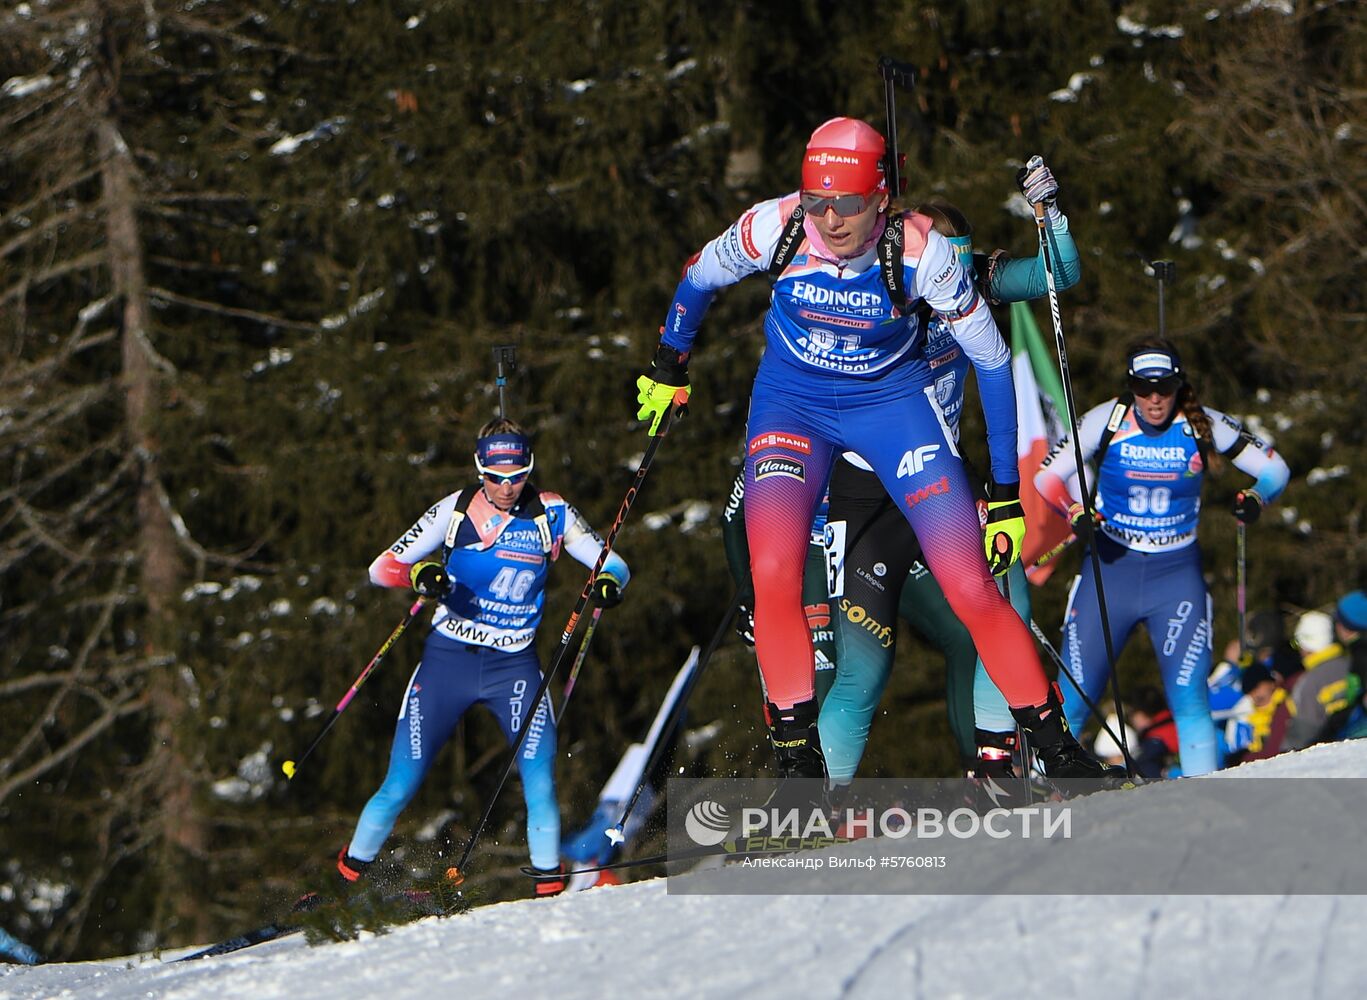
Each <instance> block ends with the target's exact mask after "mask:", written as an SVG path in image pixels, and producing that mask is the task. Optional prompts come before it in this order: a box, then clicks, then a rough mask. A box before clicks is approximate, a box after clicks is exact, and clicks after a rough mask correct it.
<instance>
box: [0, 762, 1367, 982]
mask: <svg viewBox="0 0 1367 1000" xmlns="http://www.w3.org/2000/svg"><path fill="white" fill-rule="evenodd" d="M1365 773H1367V741H1362V742H1356V743H1345V744H1333V745H1329V746H1320V747H1315V748H1312V749H1310V750H1306V751H1303V752H1301V753H1297V754H1288V755H1285V756H1282V757H1279V758H1276V759H1274V760H1269V761H1260V762H1258V763H1255V764H1249V765H1246V766H1244V767H1241V768H1238V769H1236V770H1233V771H1228V772H1224V773H1223V774H1221V775H1216V776H1212V777H1209V778H1200V779H1192V781H1188V782H1171V783H1166V784H1161V785H1154V786H1149V787H1147V788H1144V789H1141V790H1139V791H1137V792H1122V793H1108V794H1103V795H1096V796H1092V797H1090V798H1087V799H1084V800H1079V801H1078V802H1077V803H1076V805H1077V806H1078V807H1079V808H1080V809H1085V810H1086V811H1087V812H1088V813H1090V814H1093V815H1094V816H1096V817H1097V818H1099V819H1103V820H1104V819H1106V818H1107V816H1108V813H1113V814H1114V815H1116V816H1121V815H1123V814H1124V813H1125V812H1127V811H1130V810H1133V809H1134V808H1135V807H1136V805H1137V804H1138V803H1140V802H1142V801H1144V800H1145V799H1149V800H1150V801H1151V802H1152V803H1153V805H1154V807H1155V808H1162V807H1164V806H1165V805H1168V803H1165V802H1164V801H1162V800H1163V799H1165V798H1169V797H1173V796H1176V795H1177V794H1178V793H1179V792H1180V791H1181V789H1182V788H1183V787H1184V786H1185V787H1186V788H1187V789H1188V790H1189V789H1190V788H1191V786H1192V785H1193V784H1194V783H1195V782H1206V781H1223V780H1229V779H1233V778H1297V777H1315V778H1343V777H1360V776H1362V775H1364V774H1365ZM1169 811H1170V812H1175V814H1176V816H1177V818H1175V819H1174V821H1173V823H1172V825H1171V827H1170V828H1169V829H1168V831H1167V832H1168V835H1169V836H1170V838H1171V843H1172V844H1173V845H1175V846H1180V845H1181V844H1182V843H1183V842H1184V840H1189V839H1191V838H1195V837H1198V836H1202V835H1209V826H1208V824H1207V822H1206V818H1203V817H1200V816H1196V815H1193V816H1192V817H1191V819H1190V820H1189V821H1185V822H1184V821H1183V820H1182V819H1181V816H1182V815H1183V813H1182V812H1181V811H1180V810H1178V811H1173V810H1171V809H1169ZM1296 823H1297V820H1296V818H1295V817H1290V818H1288V819H1287V820H1286V829H1287V830H1288V831H1289V832H1292V835H1294V830H1295V829H1296ZM1105 826H1106V824H1105V823H1104V822H1103V823H1101V824H1099V827H1100V828H1101V829H1103V830H1104V829H1105ZM861 843H864V844H873V843H874V842H868V841H865V842H861ZM849 846H854V845H849ZM1306 846H1307V847H1309V848H1310V849H1312V850H1313V847H1312V845H1306ZM1249 861H1250V863H1254V864H1256V863H1257V862H1256V860H1254V859H1249ZM723 874H724V870H723V871H722V872H718V871H712V872H708V873H700V874H699V875H697V876H689V878H716V877H719V876H721V875H723ZM1365 936H1367V897H1362V896H1352V895H1319V896H1296V895H1279V896H1192V895H1185V896H1182V895H1178V896H1114V895H1108V894H1107V886H1106V885H1105V884H1103V882H1102V881H1101V880H1098V884H1097V885H1096V894H1095V895H1074V896H1028V895H964V896H912V895H904V896H840V895H802V896H715V895H713V896H708V895H692V896H690V895H677V894H676V895H670V894H668V893H667V892H666V884H665V881H664V880H662V879H656V880H650V881H644V882H638V883H635V884H631V885H625V886H620V887H614V888H601V889H595V890H591V891H589V892H584V893H579V894H577V895H569V896H562V897H559V898H557V899H552V900H548V901H531V900H528V901H525V902H516V903H502V904H499V905H495V906H488V907H484V908H481V909H479V910H475V911H473V912H471V913H468V914H466V915H464V916H459V917H452V918H449V919H445V920H442V919H436V918H429V919H426V920H422V921H419V922H417V923H414V924H410V925H408V926H405V927H400V928H396V929H394V930H393V931H391V932H390V933H388V934H386V935H383V936H379V937H373V936H367V937H364V938H362V939H361V940H358V941H352V942H346V943H342V944H330V945H323V946H318V947H309V946H308V944H307V943H306V942H305V941H304V940H303V939H302V938H300V937H295V938H290V939H286V940H283V941H277V942H273V943H270V944H265V945H259V946H257V947H255V948H251V949H247V950H246V951H242V952H239V953H237V954H236V955H230V956H225V957H222V958H217V959H207V960H204V961H200V962H191V963H185V964H180V965H174V964H166V963H164V962H162V961H161V960H159V959H157V958H154V957H150V956H142V957H135V958H130V959H119V960H114V961H105V962H86V963H77V964H69V965H47V966H38V967H35V968H24V967H18V966H15V967H11V968H8V969H0V997H3V998H13V1000H38V998H52V997H62V998H64V997H72V998H75V997H79V998H81V1000H135V998H137V1000H144V998H158V1000H160V998H167V1000H222V998H225V997H251V998H254V1000H269V998H288V1000H306V998H310V997H327V998H329V1000H359V998H367V997H380V996H383V997H384V998H385V1000H404V998H409V997H412V998H424V1000H425V998H431V997H487V996H550V997H565V998H572V1000H581V998H582V1000H601V998H603V997H614V996H626V997H632V998H648V997H673V996H684V995H688V996H701V997H709V998H710V997H730V996H735V997H746V998H757V997H771V996H772V997H783V998H784V1000H795V998H808V997H889V996H897V997H936V998H948V997H975V998H977V997H1009V998H1011V1000H1019V998H1021V997H1032V996H1050V997H1083V996H1088V997H1090V996H1105V997H1107V998H1108V1000H1111V998H1115V1000H1121V998H1141V997H1142V998H1150V997H1155V996H1158V997H1163V996H1167V997H1194V996H1214V995H1224V996H1229V995H1253V996H1263V997H1277V996H1295V997H1319V996H1332V997H1336V998H1337V997H1342V996H1355V995H1359V993H1360V990H1361V988H1362V987H1361V982H1362V979H1363V976H1364V972H1363V969H1364V966H1363V964H1362V962H1361V959H1360V952H1359V951H1358V949H1359V948H1360V947H1361V944H1360V942H1361V941H1362V940H1363V939H1364V937H1365Z"/></svg>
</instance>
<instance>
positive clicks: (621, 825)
mask: <svg viewBox="0 0 1367 1000" xmlns="http://www.w3.org/2000/svg"><path fill="white" fill-rule="evenodd" d="M740 599H741V590H740V588H739V587H737V588H736V593H735V594H734V595H733V596H732V598H731V604H730V606H729V607H728V608H727V609H726V614H724V615H722V619H721V623H720V624H719V625H718V626H717V630H716V631H715V632H713V633H712V638H711V639H710V640H708V643H707V649H706V650H705V651H704V652H703V654H702V659H701V660H699V661H698V669H696V670H694V671H693V675H692V676H691V677H689V678H688V684H687V686H685V687H684V689H683V692H682V693H681V694H680V695H679V700H678V702H677V704H676V706H675V710H674V718H675V719H678V718H679V717H680V716H681V714H682V713H683V710H684V708H685V707H686V706H687V705H688V698H689V696H690V695H691V694H692V693H693V689H694V688H695V687H696V686H697V684H698V678H699V677H701V676H702V672H703V670H704V668H706V666H707V663H708V661H709V660H711V659H712V654H713V653H715V652H716V651H717V647H718V646H720V645H721V642H722V639H723V638H724V637H725V636H726V630H727V629H729V628H730V627H731V619H732V618H734V617H735V616H736V609H737V608H739V607H740ZM673 722H674V720H670V723H671V725H672V724H673ZM669 743H670V741H669V740H667V739H661V740H659V741H658V742H656V744H655V749H654V750H652V751H651V754H650V760H649V761H648V762H647V763H646V766H645V770H643V771H642V772H641V780H640V781H639V782H637V784H636V789H635V791H633V792H632V793H631V798H630V799H629V800H628V801H627V805H626V808H625V809H623V810H622V816H621V818H620V819H619V820H618V821H617V823H616V824H615V825H613V826H610V827H608V828H607V829H606V830H604V831H603V833H604V835H605V836H606V837H607V838H608V840H610V841H612V843H613V844H617V845H620V844H621V843H622V841H623V840H625V839H626V838H625V836H624V835H623V833H622V831H623V830H624V829H625V828H626V825H627V819H628V817H630V816H631V811H632V810H633V809H635V808H636V801H637V800H638V799H639V798H640V797H641V792H642V791H644V790H645V787H646V783H647V782H648V781H650V775H651V773H652V772H653V771H654V770H655V768H656V767H658V766H659V764H660V761H661V760H663V759H664V755H665V753H666V751H667V749H668V747H669Z"/></svg>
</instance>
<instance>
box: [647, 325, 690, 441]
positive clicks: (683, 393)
mask: <svg viewBox="0 0 1367 1000" xmlns="http://www.w3.org/2000/svg"><path fill="white" fill-rule="evenodd" d="M636 389H637V392H636V402H638V403H640V404H641V408H640V409H639V410H637V411H636V419H637V420H649V421H650V427H649V428H648V429H647V431H646V433H648V434H649V435H650V436H651V437H654V436H655V435H656V434H658V433H659V430H660V421H662V420H663V419H664V417H665V414H666V413H668V412H669V408H670V407H671V406H674V407H677V411H678V415H679V416H681V417H682V416H683V415H684V414H686V413H687V412H688V396H689V393H690V392H692V391H693V387H692V386H691V385H689V384H688V355H687V354H680V353H679V352H678V351H676V350H674V348H672V347H669V346H667V345H665V344H661V345H660V346H659V347H658V348H657V349H656V351H655V358H654V360H653V361H651V363H650V374H649V375H642V376H641V377H640V378H638V379H637V380H636Z"/></svg>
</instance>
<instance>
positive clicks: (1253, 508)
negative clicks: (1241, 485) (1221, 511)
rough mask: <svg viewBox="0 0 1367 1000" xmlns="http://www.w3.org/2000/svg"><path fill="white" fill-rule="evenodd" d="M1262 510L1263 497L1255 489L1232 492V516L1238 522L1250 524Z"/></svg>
mask: <svg viewBox="0 0 1367 1000" xmlns="http://www.w3.org/2000/svg"><path fill="white" fill-rule="evenodd" d="M1262 512H1263V498H1262V497H1260V496H1258V491H1257V490H1240V491H1239V492H1238V493H1236V494H1234V516H1235V517H1236V518H1238V519H1239V523H1240V524H1252V523H1253V522H1254V521H1256V520H1258V517H1259V515H1261V514H1262Z"/></svg>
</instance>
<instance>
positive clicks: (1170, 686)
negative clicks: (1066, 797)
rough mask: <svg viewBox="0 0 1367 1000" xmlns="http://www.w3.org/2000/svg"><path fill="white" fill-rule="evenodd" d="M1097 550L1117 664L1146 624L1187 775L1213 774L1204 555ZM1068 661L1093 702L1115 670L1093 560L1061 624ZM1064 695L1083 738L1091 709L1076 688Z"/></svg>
mask: <svg viewBox="0 0 1367 1000" xmlns="http://www.w3.org/2000/svg"><path fill="white" fill-rule="evenodd" d="M1096 545H1097V552H1098V553H1099V554H1100V556H1101V579H1102V584H1103V586H1104V587H1105V588H1106V611H1107V613H1108V615H1109V617H1110V625H1111V642H1112V645H1113V646H1114V648H1115V654H1116V656H1119V655H1120V651H1121V649H1122V648H1123V647H1124V645H1125V642H1126V640H1127V639H1129V636H1130V633H1131V632H1133V631H1134V628H1135V626H1136V625H1138V624H1139V623H1140V622H1143V623H1144V625H1145V626H1146V628H1147V629H1148V632H1149V638H1150V640H1151V641H1152V642H1153V651H1154V654H1155V656H1157V658H1158V671H1159V673H1160V674H1161V675H1162V677H1163V687H1164V689H1165V690H1166V692H1167V696H1168V708H1169V709H1171V710H1172V717H1173V719H1174V721H1176V723H1177V739H1178V743H1179V751H1180V754H1181V759H1182V773H1183V774H1185V775H1197V774H1207V773H1209V772H1211V771H1214V770H1215V769H1216V768H1218V767H1219V762H1218V760H1217V757H1216V750H1215V742H1216V738H1215V723H1214V721H1213V720H1212V719H1211V717H1210V694H1209V692H1208V691H1207V689H1206V679H1207V677H1208V676H1209V674H1210V647H1211V624H1210V614H1211V609H1210V595H1209V594H1207V593H1206V583H1205V580H1204V579H1203V578H1202V576H1201V551H1200V549H1198V548H1197V547H1196V546H1195V545H1188V546H1187V547H1185V548H1182V549H1178V550H1177V551H1176V552H1153V553H1149V552H1136V551H1134V550H1133V549H1129V548H1126V547H1125V546H1123V545H1121V544H1120V543H1118V542H1114V541H1112V540H1111V539H1109V538H1107V537H1105V536H1104V535H1102V536H1099V537H1098V538H1097V542H1096ZM1063 660H1064V662H1065V663H1066V664H1067V665H1068V672H1069V674H1071V675H1072V677H1073V679H1074V680H1076V681H1077V682H1078V683H1079V684H1080V685H1081V686H1082V689H1083V690H1084V691H1086V692H1087V697H1088V698H1091V699H1092V701H1093V702H1096V701H1097V699H1098V698H1099V697H1100V696H1101V693H1102V691H1103V689H1104V688H1105V686H1106V680H1107V678H1108V677H1109V676H1110V665H1109V664H1108V663H1107V662H1106V640H1105V636H1104V635H1103V633H1102V629H1101V612H1100V610H1099V609H1098V605H1097V600H1096V577H1095V575H1094V574H1093V572H1092V564H1091V555H1090V553H1088V552H1084V553H1083V554H1082V571H1081V575H1080V576H1079V577H1078V579H1077V581H1075V582H1074V584H1073V592H1072V594H1071V595H1070V597H1069V600H1068V611H1067V614H1066V615H1065V617H1064V628H1063ZM1062 688H1063V711H1064V714H1065V715H1066V716H1067V717H1068V725H1069V726H1070V727H1071V728H1072V729H1073V730H1075V731H1077V730H1080V729H1081V727H1082V725H1083V724H1084V723H1086V721H1087V705H1086V703H1085V702H1084V701H1083V700H1082V698H1081V697H1080V696H1079V695H1078V693H1077V690H1076V689H1075V688H1074V687H1073V685H1071V684H1067V683H1064V684H1063V685H1062Z"/></svg>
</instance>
